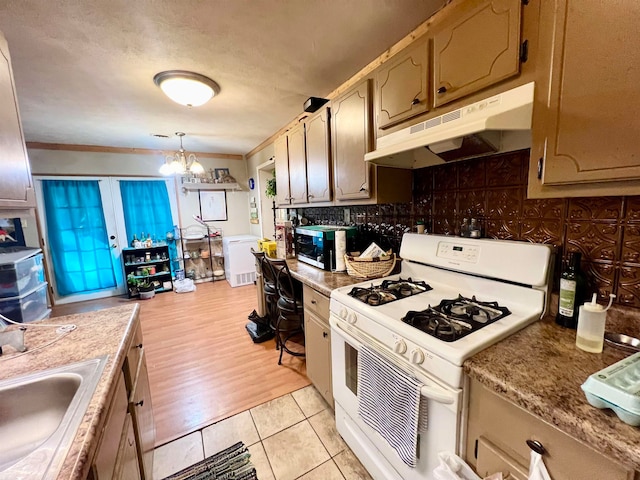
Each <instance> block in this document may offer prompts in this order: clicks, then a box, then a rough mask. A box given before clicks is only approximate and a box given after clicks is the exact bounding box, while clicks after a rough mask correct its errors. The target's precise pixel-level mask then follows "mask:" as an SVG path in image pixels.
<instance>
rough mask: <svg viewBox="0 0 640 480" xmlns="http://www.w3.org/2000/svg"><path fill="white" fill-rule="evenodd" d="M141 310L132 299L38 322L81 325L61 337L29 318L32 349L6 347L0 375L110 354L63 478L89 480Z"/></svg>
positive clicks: (27, 338)
mask: <svg viewBox="0 0 640 480" xmlns="http://www.w3.org/2000/svg"><path fill="white" fill-rule="evenodd" d="M138 312H139V306H138V305H137V304H131V305H126V306H121V307H120V306H119V307H114V308H108V309H104V310H98V311H94V312H87V313H80V314H75V315H67V316H64V317H55V318H51V319H48V320H44V321H42V322H37V323H38V324H55V325H67V324H75V325H77V327H78V328H77V329H76V330H75V331H73V332H70V333H68V334H66V335H63V336H61V337H60V338H58V337H59V335H58V334H57V333H56V329H55V328H39V327H36V326H35V325H36V324H35V323H34V324H29V323H27V324H25V326H26V327H27V330H26V332H25V344H26V346H27V347H28V349H29V350H28V351H27V352H25V353H18V352H16V351H15V350H13V349H12V348H11V347H6V348H5V349H4V352H5V353H4V355H2V356H1V357H0V380H3V379H6V378H12V377H17V376H21V375H25V374H30V373H35V372H38V371H42V370H48V369H50V368H55V367H60V366H63V365H68V364H71V363H76V362H81V361H84V360H87V359H91V358H96V357H100V356H102V355H108V359H107V363H106V365H105V368H104V371H103V373H102V377H101V378H100V381H99V383H98V386H97V388H96V390H95V393H94V395H93V398H92V399H91V402H90V403H89V407H88V408H87V411H86V413H85V415H84V418H83V420H82V423H81V424H80V427H79V428H78V432H77V433H76V437H75V440H74V442H73V444H72V445H71V447H70V449H69V451H68V453H67V457H66V459H65V461H64V463H63V465H62V468H61V470H60V472H59V474H58V477H57V478H58V480H62V479H65V480H84V479H85V478H86V477H87V474H88V472H89V467H90V462H91V459H92V458H93V455H94V453H95V450H96V448H97V440H98V435H99V433H100V430H99V429H100V428H101V426H102V424H103V423H104V421H105V417H106V414H107V409H108V407H109V401H110V399H111V397H112V395H113V392H114V389H115V386H116V381H117V379H118V376H119V375H120V374H121V371H122V365H123V363H124V358H125V356H126V353H127V352H126V346H127V344H128V343H129V342H130V339H131V336H132V335H133V333H134V332H135V326H136V325H137V319H138ZM30 325H31V326H30ZM9 328H17V327H14V326H12V327H9ZM56 338H58V340H55V339H56ZM54 340H55V341H54ZM52 341H54V343H51V342H52ZM47 344H49V345H47Z"/></svg>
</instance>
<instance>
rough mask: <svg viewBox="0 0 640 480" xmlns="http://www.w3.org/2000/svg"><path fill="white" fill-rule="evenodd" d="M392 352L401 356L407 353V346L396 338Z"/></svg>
mask: <svg viewBox="0 0 640 480" xmlns="http://www.w3.org/2000/svg"><path fill="white" fill-rule="evenodd" d="M393 351H394V352H396V353H399V354H401V355H402V354H403V353H404V352H406V351H407V344H406V343H404V340H402V339H401V338H397V339H396V343H395V344H394V345H393Z"/></svg>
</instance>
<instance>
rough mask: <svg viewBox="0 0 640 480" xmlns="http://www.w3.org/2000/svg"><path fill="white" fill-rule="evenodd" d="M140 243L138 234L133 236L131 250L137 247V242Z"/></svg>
mask: <svg viewBox="0 0 640 480" xmlns="http://www.w3.org/2000/svg"><path fill="white" fill-rule="evenodd" d="M137 241H138V237H137V236H136V234H135V233H134V234H133V240H131V248H133V247H135V246H136V242H137Z"/></svg>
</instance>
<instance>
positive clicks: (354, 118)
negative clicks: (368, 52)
mask: <svg viewBox="0 0 640 480" xmlns="http://www.w3.org/2000/svg"><path fill="white" fill-rule="evenodd" d="M331 141H332V145H333V147H332V148H333V178H334V182H335V198H336V200H352V199H360V198H370V197H371V195H372V192H371V185H370V178H369V176H370V171H371V166H370V165H369V164H368V163H366V162H365V161H364V154H365V153H368V152H370V151H371V82H370V80H369V79H366V80H364V81H363V82H361V83H360V84H358V85H357V86H355V87H354V88H352V89H351V90H349V91H347V92H346V93H344V94H343V95H341V96H340V97H338V98H337V99H336V100H334V101H333V118H332V122H331Z"/></svg>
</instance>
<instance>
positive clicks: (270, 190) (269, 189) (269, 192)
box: [264, 170, 277, 198]
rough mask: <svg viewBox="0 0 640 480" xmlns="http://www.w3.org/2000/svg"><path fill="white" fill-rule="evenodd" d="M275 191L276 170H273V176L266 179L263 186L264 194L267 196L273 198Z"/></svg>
mask: <svg viewBox="0 0 640 480" xmlns="http://www.w3.org/2000/svg"><path fill="white" fill-rule="evenodd" d="M276 191H277V190H276V171H275V170H273V176H272V177H271V178H270V179H268V180H267V186H266V188H265V191H264V194H265V195H266V196H267V198H275V196H276Z"/></svg>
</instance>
